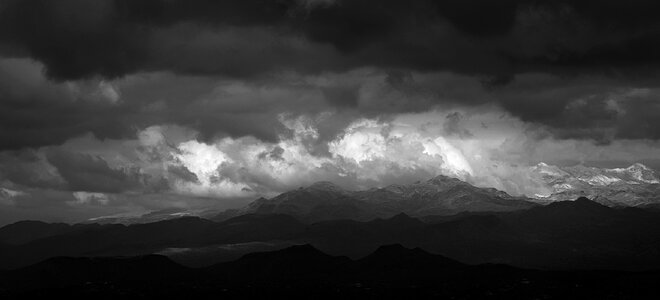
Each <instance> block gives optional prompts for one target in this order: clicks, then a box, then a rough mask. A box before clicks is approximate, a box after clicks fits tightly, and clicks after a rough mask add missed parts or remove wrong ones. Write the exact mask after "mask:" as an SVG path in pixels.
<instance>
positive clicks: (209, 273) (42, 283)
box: [0, 244, 660, 299]
mask: <svg viewBox="0 0 660 300" xmlns="http://www.w3.org/2000/svg"><path fill="white" fill-rule="evenodd" d="M0 276H1V278H0V279H1V280H0V282H1V283H0V296H3V299H7V298H13V297H26V298H27V297H40V296H47V297H59V296H63V297H76V298H77V297H81V298H82V297H86V298H87V297H94V298H96V299H97V298H117V297H136V298H153V297H214V298H215V297H277V296H289V297H301V298H302V297H305V298H310V297H314V298H331V297H332V298H336V297H367V298H372V297H374V298H375V297H378V298H382V297H436V298H437V297H441V298H456V297H458V298H461V299H481V298H506V299H511V298H527V299H549V298H558V299H565V298H578V297H579V298H591V299H612V298H616V299H619V298H649V299H651V298H653V297H658V296H660V290H659V289H657V287H656V284H657V280H658V279H660V273H659V272H656V271H654V272H623V271H572V272H569V271H538V270H529V269H519V268H513V267H509V266H504V265H495V264H483V265H466V264H462V263H460V262H457V261H455V260H452V259H449V258H446V257H443V256H439V255H433V254H430V253H428V252H426V251H424V250H421V249H419V248H415V249H408V248H404V247H403V246H401V245H398V244H396V245H388V246H382V247H379V248H378V249H377V250H376V251H375V252H373V253H371V254H370V255H368V256H366V257H364V258H361V259H358V260H351V259H349V258H347V257H342V256H330V255H327V254H325V253H323V252H320V251H318V250H317V249H315V248H314V247H312V246H310V245H300V246H293V247H289V248H286V249H283V250H278V251H274V252H260V253H253V254H248V255H245V256H243V257H242V258H240V259H238V260H236V261H232V262H227V263H221V264H216V265H212V266H210V267H206V268H187V267H184V266H181V265H178V264H176V263H174V262H173V261H171V260H169V259H168V258H166V257H164V256H159V255H147V256H140V257H130V258H118V257H115V258H68V257H58V258H51V259H48V260H46V261H43V262H40V263H38V264H35V265H32V266H29V267H25V268H21V269H18V270H14V271H9V272H4V273H3V274H2V275H0Z"/></svg>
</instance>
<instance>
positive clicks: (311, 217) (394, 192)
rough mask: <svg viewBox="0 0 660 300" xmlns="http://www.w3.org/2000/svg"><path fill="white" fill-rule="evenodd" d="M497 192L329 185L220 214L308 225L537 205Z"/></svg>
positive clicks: (435, 184) (441, 184) (440, 184)
mask: <svg viewBox="0 0 660 300" xmlns="http://www.w3.org/2000/svg"><path fill="white" fill-rule="evenodd" d="M528 200H529V199H527V198H525V197H513V196H510V195H508V194H507V193H504V192H502V191H498V190H496V189H493V188H479V187H475V186H473V185H471V184H469V183H466V182H464V181H461V180H459V179H456V178H452V177H447V176H444V175H440V176H437V177H435V178H432V179H430V180H427V181H418V182H415V183H412V184H408V185H401V184H396V185H389V186H386V187H383V188H372V189H368V190H364V191H348V190H345V189H343V188H341V187H339V186H337V185H335V184H333V183H331V182H326V181H324V182H317V183H314V184H312V185H310V186H308V187H304V188H303V187H301V188H299V189H296V190H292V191H289V192H285V193H282V194H280V195H278V196H276V197H274V198H271V199H266V198H259V199H257V200H255V201H253V202H252V203H250V204H249V205H247V206H246V207H244V208H242V209H238V210H229V211H226V212H224V213H221V214H219V215H217V216H216V217H215V218H214V219H215V220H223V219H227V218H230V217H233V216H237V215H243V214H286V215H291V216H294V217H296V218H298V219H300V220H302V221H304V222H319V221H325V220H336V219H351V220H360V221H366V220H372V219H375V218H389V217H392V216H394V215H397V214H400V213H405V214H407V215H409V216H416V217H423V216H429V215H445V216H446V215H454V214H457V213H461V212H486V211H489V212H505V211H515V210H520V209H529V208H531V207H534V206H535V205H536V204H535V203H533V202H530V201H528Z"/></svg>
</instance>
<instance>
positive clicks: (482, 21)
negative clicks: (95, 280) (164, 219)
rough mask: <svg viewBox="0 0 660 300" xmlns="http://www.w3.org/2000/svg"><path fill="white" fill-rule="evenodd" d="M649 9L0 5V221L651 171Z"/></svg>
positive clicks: (657, 163) (172, 1) (321, 0)
mask: <svg viewBox="0 0 660 300" xmlns="http://www.w3.org/2000/svg"><path fill="white" fill-rule="evenodd" d="M659 9H660V3H659V2H657V1H650V0H627V1H613V0H600V1H596V0H576V1H567V0H556V1H544V0H534V1H532V0H501V1H489V0H460V1H459V0H445V1H439V0H438V1H435V0H408V1H395V0H381V1H368V0H270V1H269V0H213V1H212V0H59V1H51V0H0V224H6V223H9V222H14V221H17V220H21V219H38V220H46V221H65V222H78V221H82V220H85V219H88V218H93V217H99V216H107V215H131V214H140V213H144V212H148V211H152V210H159V209H164V208H171V207H175V208H181V209H189V210H202V209H218V210H221V209H225V208H232V207H240V206H242V205H245V204H246V203H248V202H249V201H251V200H254V199H256V198H258V197H262V196H264V197H272V196H274V195H277V194H278V193H282V192H284V191H287V190H290V189H295V188H298V187H300V186H306V185H309V184H311V183H313V182H316V181H332V182H335V183H337V184H339V185H341V186H342V187H344V188H346V189H366V188H371V187H381V186H386V185H388V184H394V183H410V182H414V181H417V180H426V179H429V178H432V177H433V176H436V175H441V174H442V175H448V176H453V177H457V178H460V179H462V180H465V181H467V182H469V183H472V184H474V185H476V186H482V187H495V188H497V189H500V190H504V191H506V192H507V193H510V194H512V195H534V194H535V193H536V192H538V190H539V189H543V188H544V187H543V186H539V183H538V182H537V181H534V180H533V178H530V175H529V169H530V166H533V165H535V164H537V163H539V162H546V163H549V164H555V165H575V164H584V165H591V166H598V167H609V168H611V167H625V166H628V165H630V164H632V163H635V162H641V163H644V164H646V165H647V166H649V167H652V168H656V169H658V168H660V141H659V140H660V130H659V129H658V128H660V100H659V98H658V97H659V96H660V80H659V78H660V77H659V76H658V75H659V74H658V66H659V65H660V19H658V18H657V13H656V12H657V11H658V10H659Z"/></svg>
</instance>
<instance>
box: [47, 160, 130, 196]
mask: <svg viewBox="0 0 660 300" xmlns="http://www.w3.org/2000/svg"><path fill="white" fill-rule="evenodd" d="M46 158H47V159H48V162H49V163H50V164H51V165H53V166H54V167H55V168H57V172H58V173H59V174H60V175H61V176H62V178H63V179H64V180H65V181H66V182H67V184H68V188H69V189H70V190H72V191H85V192H101V193H118V192H122V191H127V190H131V189H135V188H138V187H141V186H143V176H142V175H141V174H140V171H139V170H138V169H113V168H111V167H110V166H109V165H108V163H107V162H106V161H105V160H104V159H103V158H101V157H96V156H92V155H89V154H83V153H75V152H68V151H64V150H52V151H49V152H48V153H46Z"/></svg>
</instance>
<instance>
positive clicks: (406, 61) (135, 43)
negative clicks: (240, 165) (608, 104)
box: [0, 0, 660, 79]
mask: <svg viewBox="0 0 660 300" xmlns="http://www.w3.org/2000/svg"><path fill="white" fill-rule="evenodd" d="M658 6H659V5H658V4H656V2H655V1H643V0H633V1H591V0H578V1H538V0H537V1H532V0H504V1H496V2H495V1H488V0H469V1H459V0H448V1H433V0H415V1H395V0H385V1H375V2H374V1H367V0H351V1H302V0H300V1H295V0H273V1H263V0H223V1H210V0H192V1H191V0H186V1H183V0H172V1H159V0H95V1H89V0H62V1H46V0H4V1H3V2H2V5H1V6H0V7H1V8H0V14H1V16H0V20H2V21H0V28H1V29H0V38H1V39H2V41H4V43H3V44H5V47H4V48H11V49H22V51H23V52H24V54H25V55H28V56H30V57H33V58H35V59H37V60H39V61H41V62H43V63H44V64H45V65H46V67H47V72H48V74H49V76H51V77H54V78H59V79H74V78H82V77H88V76H93V75H102V76H106V77H115V76H121V75H124V74H127V73H132V72H136V71H140V70H174V71H178V72H184V73H198V74H208V73H211V74H224V75H232V76H251V75H255V74H259V73H262V72H268V71H272V70H277V69H295V70H299V71H304V72H309V71H312V72H318V71H322V70H327V69H347V68H354V67H360V66H365V65H373V66H381V67H402V68H410V69H416V70H450V71H456V72H465V73H470V74H486V75H496V76H502V75H506V74H509V73H512V72H513V73H515V72H519V71H530V70H531V71H534V70H540V71H545V70H549V69H558V70H557V71H561V70H567V71H570V70H572V69H574V68H578V69H582V68H586V69H590V68H594V69H598V70H601V71H602V70H603V69H607V68H623V69H627V68H630V67H634V66H638V67H641V66H643V65H648V63H653V64H656V63H657V62H658V59H659V58H660V55H659V54H658V53H660V52H659V51H656V50H658V48H659V47H660V43H659V42H658V36H657V33H656V32H655V30H654V28H657V27H658V26H660V21H658V20H657V18H655V14H654V13H652V12H653V11H657V8H658ZM572 22H573V23H572ZM186 24H187V25H186ZM562 24H575V26H579V28H565V27H562ZM180 26H184V28H185V26H192V27H193V28H195V29H194V30H195V31H197V32H198V33H197V34H194V33H191V32H186V30H185V29H181V28H180ZM177 28H178V29H177ZM246 28H251V29H257V30H253V31H249V30H248V31H245V29H246ZM182 30H183V31H182ZM205 30H210V31H211V32H218V31H220V32H223V34H220V35H217V36H213V35H207V36H204V35H200V34H199V32H204V31H205ZM237 31H238V32H239V33H240V37H241V39H242V40H243V41H251V40H255V41H257V39H253V38H254V37H257V38H258V37H259V36H267V35H271V36H273V35H274V36H279V38H278V39H279V40H280V41H279V42H277V41H272V42H269V43H267V44H261V45H259V44H255V45H254V46H256V47H257V49H261V50H259V51H252V50H251V49H252V47H253V46H251V45H250V44H251V43H245V42H243V43H241V42H240V40H241V39H238V38H237V37H236V36H235V32H237ZM232 34H234V36H232ZM190 35H192V36H190ZM295 37H302V38H303V39H304V40H306V41H309V42H311V43H307V42H301V43H302V44H300V45H292V44H295V42H294V41H293V40H288V39H289V38H295ZM573 37H574V38H580V39H582V40H581V41H580V42H579V43H573V42H572V41H571V42H568V43H566V42H565V40H570V39H571V38H573ZM218 39H219V40H218ZM323 45H330V46H332V47H333V48H334V49H335V50H336V51H335V52H333V51H331V49H326V48H323ZM448 45H451V47H449V46H448ZM16 51H19V50H14V51H12V52H14V53H15V52H16ZM319 51H325V52H324V53H323V54H324V57H323V58H324V59H320V58H322V57H321V56H319V55H318V52H319ZM177 54H178V55H182V56H179V57H178V59H171V58H177V56H176V55H177ZM214 55H215V56H214ZM226 57H232V59H231V60H230V59H226ZM214 58H215V59H218V60H219V61H218V62H214ZM253 61H254V62H256V63H251V62H253Z"/></svg>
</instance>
